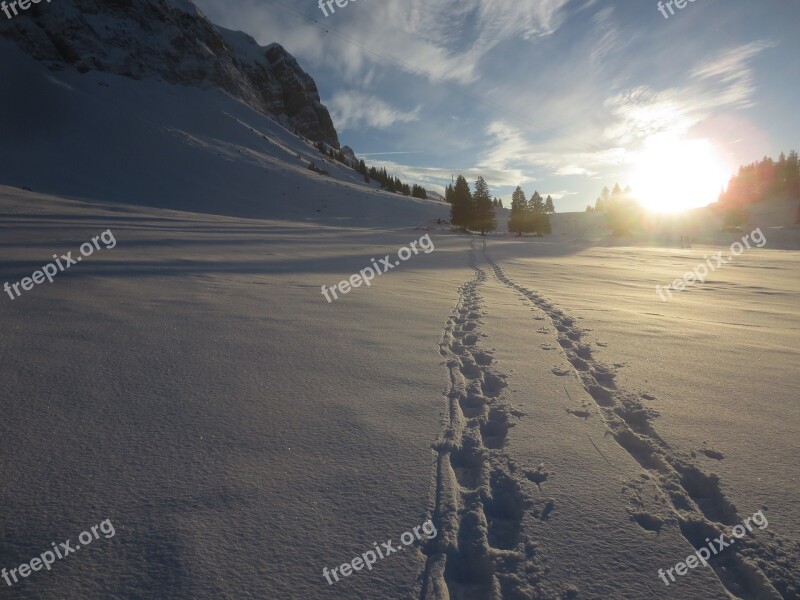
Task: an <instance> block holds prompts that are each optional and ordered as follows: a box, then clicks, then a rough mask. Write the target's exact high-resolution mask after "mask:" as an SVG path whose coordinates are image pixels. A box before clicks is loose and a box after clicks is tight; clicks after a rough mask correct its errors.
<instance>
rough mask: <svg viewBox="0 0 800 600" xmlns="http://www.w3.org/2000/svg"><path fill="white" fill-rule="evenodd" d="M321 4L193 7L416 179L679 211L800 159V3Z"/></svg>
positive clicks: (257, 0) (440, 0)
mask: <svg viewBox="0 0 800 600" xmlns="http://www.w3.org/2000/svg"><path fill="white" fill-rule="evenodd" d="M678 1H681V0H678ZM317 2H318V0H236V1H235V2H231V0H195V3H196V4H197V5H198V6H199V7H200V9H201V10H202V11H203V12H204V13H205V14H206V15H207V16H208V17H209V18H210V19H211V20H212V21H213V22H215V23H217V24H219V25H222V26H224V27H228V28H230V29H238V30H242V31H245V32H246V33H248V34H250V35H251V36H253V37H254V38H255V39H256V40H257V41H258V42H259V43H261V44H263V45H266V44H269V43H272V42H277V43H279V44H281V45H282V46H284V47H285V48H286V49H287V50H288V51H289V52H290V53H291V54H293V55H294V56H295V57H296V58H297V60H298V61H299V63H300V65H301V67H302V68H303V69H304V70H305V71H307V72H308V73H309V74H310V75H311V76H312V77H313V78H314V80H315V81H316V83H317V86H318V88H319V91H320V96H321V98H322V101H323V103H324V104H325V105H326V106H327V107H328V109H329V110H330V112H331V116H332V117H333V121H334V124H335V126H336V129H337V131H338V133H339V138H340V141H341V143H342V145H345V144H346V145H349V146H351V147H352V148H353V149H354V150H355V152H356V154H357V155H358V156H359V157H362V158H364V159H365V161H366V162H367V163H368V164H373V165H376V166H385V167H386V168H387V169H388V170H389V171H390V172H391V173H394V174H395V175H397V176H399V177H400V178H401V179H403V180H404V181H406V182H408V183H419V184H422V185H424V186H425V187H427V188H428V189H432V190H437V191H439V192H441V191H442V190H443V187H444V186H445V185H446V184H447V183H449V182H450V181H451V178H452V177H453V176H454V175H458V174H459V173H461V174H463V175H464V176H465V177H466V178H467V179H468V180H469V181H474V180H475V179H477V177H478V176H479V175H480V176H483V177H484V178H485V179H486V181H487V182H488V183H489V186H490V189H491V191H492V193H493V195H495V196H498V197H500V198H503V199H504V200H505V202H504V204H505V205H506V206H508V199H509V198H510V195H511V192H512V191H513V190H514V188H515V187H516V186H517V185H521V186H522V187H523V189H524V190H525V192H526V193H527V194H528V195H530V194H531V193H533V191H534V190H536V191H538V192H539V193H540V194H542V196H546V195H548V194H550V195H552V197H553V200H554V203H555V206H556V210H557V211H558V212H566V211H574V210H583V209H585V207H586V205H587V204H593V203H594V201H595V199H596V198H597V196H598V195H599V193H600V191H601V190H602V188H603V187H604V186H608V187H609V188H611V187H613V185H614V183H615V182H619V183H620V185H621V186H622V187H625V186H626V185H631V186H632V187H633V190H634V194H641V195H643V196H645V197H646V198H647V199H649V200H650V201H651V203H655V204H661V205H664V208H665V209H667V208H668V207H667V206H666V205H668V204H669V205H670V207H669V208H672V205H673V204H674V205H675V206H678V205H683V204H686V205H687V206H688V205H701V204H706V203H708V202H713V201H714V200H716V196H717V194H718V193H719V190H720V188H721V186H722V185H723V184H724V183H725V182H726V181H727V180H728V178H729V177H730V175H732V174H733V173H735V172H736V170H737V169H738V167H739V165H741V164H745V163H749V162H752V161H755V160H758V159H760V158H762V157H763V156H765V155H769V156H773V157H775V158H777V156H778V154H779V153H780V152H781V151H788V150H790V149H800V143H798V141H799V140H798V136H797V133H798V132H800V111H799V110H798V103H797V97H798V91H799V88H800V85H798V78H799V75H800V36H799V35H797V31H798V26H800V2H798V1H797V0H758V1H756V0H750V1H743V0H694V1H693V2H687V3H686V5H685V7H684V8H682V9H679V8H677V6H676V5H672V9H673V11H674V13H675V14H670V10H669V8H667V7H664V12H665V13H666V14H667V18H665V17H664V15H663V14H662V12H661V10H660V9H659V7H658V2H657V1H654V0H622V1H618V2H606V1H603V0H350V2H349V4H347V5H346V6H345V7H344V8H340V7H338V6H336V4H333V9H335V12H334V13H331V11H330V10H329V9H328V8H327V6H326V11H327V13H328V16H325V14H324V13H323V11H322V10H321V9H320V8H319V6H318V4H317ZM662 6H663V5H662ZM678 197H680V198H681V199H676V198H678Z"/></svg>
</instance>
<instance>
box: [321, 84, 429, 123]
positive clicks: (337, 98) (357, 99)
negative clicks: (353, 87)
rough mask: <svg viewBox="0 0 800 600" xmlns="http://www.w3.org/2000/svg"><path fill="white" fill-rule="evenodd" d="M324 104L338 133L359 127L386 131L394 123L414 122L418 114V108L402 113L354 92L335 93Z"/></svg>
mask: <svg viewBox="0 0 800 600" xmlns="http://www.w3.org/2000/svg"><path fill="white" fill-rule="evenodd" d="M325 103H326V104H327V106H328V109H329V110H330V113H331V118H332V119H333V123H334V125H335V126H336V129H337V130H339V131H345V130H347V129H348V128H353V127H360V126H366V127H374V128H377V129H386V128H387V127H391V126H392V125H394V124H395V123H409V122H411V121H416V120H417V119H418V118H419V112H420V107H417V108H415V109H414V110H412V111H408V112H404V111H402V110H399V109H397V108H394V107H392V106H389V105H388V104H387V103H386V102H384V101H383V100H381V99H380V98H378V97H376V96H370V95H368V94H363V93H361V92H355V91H348V92H337V93H336V94H334V96H333V98H331V99H330V100H327V101H326V102H325Z"/></svg>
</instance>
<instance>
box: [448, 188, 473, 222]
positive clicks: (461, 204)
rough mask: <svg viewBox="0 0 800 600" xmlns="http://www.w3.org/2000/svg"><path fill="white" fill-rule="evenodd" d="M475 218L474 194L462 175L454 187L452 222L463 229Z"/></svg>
mask: <svg viewBox="0 0 800 600" xmlns="http://www.w3.org/2000/svg"><path fill="white" fill-rule="evenodd" d="M474 218H475V208H474V204H473V201H472V194H471V193H470V191H469V184H468V183H467V180H466V179H464V177H463V176H462V175H459V176H458V177H457V178H456V184H455V186H454V187H453V201H452V205H451V206H450V222H451V223H452V224H453V225H457V226H458V227H460V228H461V229H462V230H466V229H467V227H469V226H470V224H471V223H472V222H473V219H474Z"/></svg>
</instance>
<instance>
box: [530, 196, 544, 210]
mask: <svg viewBox="0 0 800 600" xmlns="http://www.w3.org/2000/svg"><path fill="white" fill-rule="evenodd" d="M528 206H529V207H530V210H531V212H534V213H537V214H538V213H543V212H544V200H542V197H541V196H540V195H539V192H537V191H534V192H533V196H531V199H530V200H528Z"/></svg>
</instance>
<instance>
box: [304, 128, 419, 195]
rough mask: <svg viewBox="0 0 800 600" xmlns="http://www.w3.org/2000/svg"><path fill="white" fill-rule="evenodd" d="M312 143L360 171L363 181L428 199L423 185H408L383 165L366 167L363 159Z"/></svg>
mask: <svg viewBox="0 0 800 600" xmlns="http://www.w3.org/2000/svg"><path fill="white" fill-rule="evenodd" d="M314 145H315V146H316V148H317V150H319V151H320V152H321V153H322V154H324V155H325V156H327V157H329V158H331V159H333V160H336V161H339V162H340V163H342V164H343V165H345V166H347V167H350V168H351V169H353V170H354V171H356V172H357V173H361V175H362V176H363V177H364V182H365V183H371V181H372V180H373V179H374V180H375V181H377V182H378V183H380V184H381V189H384V190H386V191H388V192H392V193H394V194H403V195H404V196H412V197H414V198H421V199H423V200H427V199H428V192H427V190H426V189H425V188H424V187H422V186H421V185H417V184H416V183H415V184H414V185H412V186H409V185H408V184H407V183H403V182H402V181H401V180H400V178H399V177H394V176H392V175H390V174H389V173H387V172H386V169H385V168H384V167H381V168H380V169H376V168H375V167H369V168H367V164H366V163H365V162H364V159H361V160H358V161H354V160H353V159H352V158H350V157H348V156H347V154H345V153H344V152H342V151H341V150H337V151H335V152H334V150H333V148H328V150H326V149H325V143H324V142H317V143H316V144H314ZM311 165H314V163H313V162H312V163H311ZM309 169H311V170H312V171H315V172H317V173H320V172H323V173H324V174H325V175H327V174H328V173H327V171H322V170H320V169H317V168H315V167H313V166H309Z"/></svg>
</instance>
